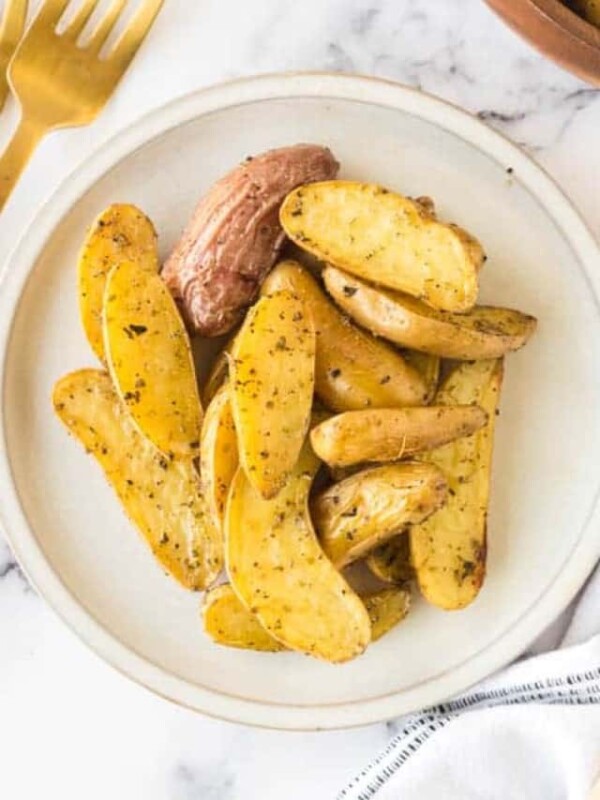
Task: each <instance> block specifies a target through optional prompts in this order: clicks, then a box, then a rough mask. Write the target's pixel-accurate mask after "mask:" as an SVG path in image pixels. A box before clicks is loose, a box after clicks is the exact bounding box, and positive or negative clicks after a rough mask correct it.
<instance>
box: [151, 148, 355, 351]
mask: <svg viewBox="0 0 600 800" xmlns="http://www.w3.org/2000/svg"><path fill="white" fill-rule="evenodd" d="M338 168H339V164H338V163H337V161H336V160H335V158H334V157H333V155H332V153H331V152H330V150H328V149H327V148H326V147H321V146H319V145H312V144H298V145H295V146H293V147H282V148H279V149H277V150H269V151H268V152H266V153H263V154H261V155H259V156H256V157H255V158H251V159H247V160H246V161H245V162H244V163H243V164H240V165H239V166H238V167H236V168H235V169H234V170H233V171H231V172H230V173H229V174H227V175H225V176H224V177H223V178H221V180H219V181H217V183H215V184H214V186H213V187H212V189H210V191H209V192H208V193H207V194H206V195H205V196H204V197H203V198H202V199H201V200H200V203H199V204H198V206H197V207H196V210H195V211H194V214H193V216H192V218H191V220H190V221H189V223H188V225H187V227H186V228H185V230H184V232H183V235H182V237H181V240H180V241H179V243H178V244H177V245H176V247H175V249H174V250H173V252H172V253H171V255H170V256H169V258H168V260H167V262H166V263H165V266H164V268H163V271H162V275H163V278H164V280H165V281H166V283H167V286H168V287H169V289H170V290H171V292H172V293H173V296H174V297H175V299H176V300H177V302H178V304H179V306H180V308H181V311H182V313H183V315H184V318H185V320H186V323H187V324H188V326H189V327H190V329H191V330H193V331H195V332H196V333H198V334H201V335H202V336H219V335H220V334H223V333H227V332H228V331H230V330H231V329H232V328H233V327H234V326H235V324H236V323H237V322H239V320H240V318H241V316H242V314H243V312H244V309H245V308H246V307H247V306H249V305H250V304H251V303H252V302H253V301H254V299H255V298H256V295H257V294H258V290H259V288H260V284H261V283H262V281H263V278H264V277H265V275H266V274H267V273H268V272H269V270H270V269H271V267H272V266H273V264H274V263H275V261H276V260H277V256H278V254H279V250H280V249H281V246H282V244H283V242H284V238H285V234H284V232H283V229H282V227H281V225H280V222H279V207H280V205H281V203H282V201H283V200H284V198H285V197H286V195H287V194H288V193H289V192H290V191H292V190H293V189H294V188H296V187H297V186H300V185H302V184H306V183H311V182H312V181H319V180H325V179H327V178H333V177H335V175H336V174H337V171H338Z"/></svg>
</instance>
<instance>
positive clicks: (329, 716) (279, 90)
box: [0, 72, 600, 731]
mask: <svg viewBox="0 0 600 800" xmlns="http://www.w3.org/2000/svg"><path fill="white" fill-rule="evenodd" d="M300 97H312V98H317V99H326V98H331V99H335V100H340V99H341V100H344V99H345V100H350V101H356V102H364V103H367V104H375V105H380V106H384V107H387V108H391V109H395V110H397V111H402V112H404V113H409V114H413V115H414V116H416V117H418V118H420V119H422V120H425V121H427V122H430V123H432V124H434V125H436V126H438V127H441V128H442V129H443V130H445V131H448V132H450V133H453V134H454V135H456V136H458V137H459V138H460V139H462V140H463V141H466V142H467V143H468V144H470V145H471V146H473V147H475V149H477V150H479V151H480V152H483V153H484V154H485V155H487V156H488V157H490V158H492V159H494V160H495V161H496V162H498V163H499V164H502V165H504V166H505V168H508V167H512V168H513V170H514V174H513V179H514V180H517V181H519V182H521V183H522V184H523V185H524V186H525V187H526V188H527V190H528V191H529V193H530V194H531V195H532V196H533V197H534V198H535V199H536V200H537V202H538V203H539V204H540V206H541V207H542V208H543V209H544V211H545V212H546V213H547V215H548V216H549V217H551V218H552V220H553V222H554V224H555V225H556V226H557V228H558V230H559V231H560V232H561V234H562V235H563V236H564V238H565V240H566V241H567V242H568V243H569V245H570V247H571V248H572V250H573V251H574V252H575V253H576V254H577V256H578V258H579V260H580V263H581V266H582V273H583V275H584V277H585V279H586V280H587V282H588V284H589V286H590V289H591V291H592V294H593V295H594V296H595V299H596V302H597V303H598V302H599V297H600V275H599V274H598V272H597V270H596V271H594V269H593V261H594V259H596V260H597V259H598V256H599V254H600V251H599V248H598V244H597V243H596V241H595V239H594V237H593V235H592V233H591V232H590V230H589V229H588V228H587V225H586V223H585V222H584V221H583V219H582V218H581V216H580V215H579V213H578V212H577V210H576V209H575V207H574V205H573V204H572V203H571V201H570V200H569V199H568V198H567V197H566V195H565V194H564V193H563V191H562V190H561V189H560V188H559V186H558V185H557V184H556V182H555V181H554V180H553V179H552V178H551V177H550V176H549V175H548V174H547V173H546V172H545V170H544V169H543V168H542V167H540V166H539V165H538V164H537V163H536V162H534V161H533V159H532V158H531V157H530V156H529V155H527V154H526V153H525V152H524V151H522V150H521V149H520V148H519V147H518V146H517V145H515V144H513V143H512V142H511V141H509V140H508V139H507V138H506V137H504V136H503V135H502V134H500V133H498V132H497V131H494V130H492V129H491V128H489V127H488V126H487V125H486V124H485V123H484V122H483V121H482V120H480V119H478V118H477V117H475V116H473V115H471V114H469V113H468V112H467V111H464V110H463V109H461V108H459V107H457V106H455V105H453V104H451V103H448V102H447V101H444V100H441V99H439V98H437V97H433V96H431V95H428V94H426V93H424V92H421V91H420V90H418V89H414V88H411V87H407V86H404V85H402V84H399V83H395V82H393V81H388V80H384V79H380V78H373V77H366V76H360V75H350V74H336V73H328V72H300V73H298V72H292V73H275V74H267V75H260V76H252V77H247V78H240V79H237V80H234V81H228V82H226V83H221V84H218V85H216V86H212V87H209V88H205V89H200V90H196V91H192V92H190V93H188V94H185V95H183V96H181V97H179V98H176V99H174V100H172V101H170V102H169V103H167V104H165V105H162V106H160V107H158V108H156V109H154V110H153V111H151V112H149V113H147V114H145V115H144V116H142V117H140V118H139V119H138V120H137V121H134V122H133V123H131V124H129V125H128V126H127V127H126V128H124V129H122V130H121V131H120V132H118V133H117V134H116V135H114V136H112V137H111V138H110V139H109V140H108V141H106V142H105V143H104V144H102V145H101V146H100V147H98V148H96V149H95V150H94V151H93V153H92V154H91V155H90V156H89V157H88V158H86V159H85V160H84V161H83V162H82V163H80V164H79V165H78V166H77V167H76V168H75V169H74V170H73V171H72V172H71V173H70V174H69V175H68V177H67V178H65V180H63V181H62V182H61V183H60V185H59V186H58V188H57V189H56V190H55V191H54V193H53V194H52V195H51V196H50V197H49V198H48V199H47V200H46V201H45V203H44V204H43V205H42V206H41V208H40V209H39V210H38V212H37V213H36V214H35V215H34V216H33V218H32V219H31V220H30V222H29V223H28V225H27V226H26V228H25V230H24V232H23V234H22V235H21V237H20V239H19V241H18V242H17V244H16V246H15V247H14V249H13V250H12V252H11V254H10V255H9V257H8V258H7V260H6V262H5V265H4V266H3V268H2V271H1V272H0V385H1V386H2V393H3V397H4V394H5V392H6V363H7V357H8V353H9V350H10V342H11V335H12V327H13V321H14V316H15V313H16V311H17V308H18V305H19V301H20V297H21V294H22V292H23V290H24V288H25V286H26V283H27V280H28V279H29V275H30V273H31V269H32V267H33V265H34V264H35V262H36V260H37V258H38V256H39V254H40V252H41V250H42V248H43V246H44V245H45V243H46V241H47V240H48V238H49V237H50V236H51V235H52V233H53V231H54V230H55V228H56V227H57V226H58V225H59V224H60V222H61V220H62V219H63V217H64V216H65V214H66V213H68V211H69V210H70V209H71V207H72V206H73V205H74V204H75V203H77V201H78V200H79V199H80V198H81V196H82V195H83V194H84V193H85V192H87V191H88V189H90V188H91V187H92V186H93V185H94V183H95V182H96V181H97V180H99V179H100V178H101V177H102V176H103V175H104V174H105V173H106V172H107V171H108V170H110V169H111V168H113V167H114V166H116V165H117V164H118V163H119V162H120V161H122V160H123V159H124V158H126V157H128V156H129V155H131V154H132V153H133V152H135V151H136V150H137V149H139V148H140V147H143V146H144V145H145V144H147V143H148V142H150V141H151V140H152V139H154V138H156V137H157V136H160V135H162V134H164V133H165V132H167V131H168V130H171V129H172V128H175V127H178V126H180V125H183V124H186V123H188V122H191V121H193V120H194V119H198V118H200V117H201V116H203V115H205V114H208V113H211V112H213V111H217V110H222V109H225V108H228V107H232V106H236V105H240V104H244V103H252V102H257V101H264V100H274V99H290V98H300ZM0 422H1V424H0V485H1V486H3V487H4V488H5V493H4V496H3V503H2V505H1V506H0V525H1V526H2V530H3V532H4V534H5V536H6V538H7V540H8V542H9V544H10V546H11V548H12V549H13V552H14V553H15V556H16V558H17V560H18V561H19V564H20V566H21V567H22V569H23V571H24V572H25V574H26V575H27V577H28V579H29V580H30V581H31V583H32V585H33V586H34V587H35V588H36V590H37V592H38V593H39V594H40V596H41V597H43V598H44V599H45V601H46V602H47V603H48V605H49V606H50V607H51V608H52V610H53V611H54V612H55V613H56V614H57V615H58V616H59V617H60V618H61V619H62V620H63V622H64V623H65V624H66V625H67V626H68V627H69V628H70V629H71V630H72V631H73V632H74V633H75V634H76V635H77V636H78V638H79V639H80V640H81V641H82V642H83V643H84V644H86V645H87V646H88V648H90V649H91V650H92V651H93V652H95V653H96V655H98V656H100V657H101V658H102V659H103V660H104V661H106V662H107V663H109V664H110V665H111V666H112V667H114V668H115V669H117V670H118V671H119V672H121V673H122V674H123V675H126V676H127V677H128V678H130V679H132V680H134V681H135V682H137V683H138V684H141V685H143V686H145V687H146V688H147V689H149V690H151V691H153V692H154V693H155V694H158V695H160V696H162V697H164V698H166V699H168V700H171V701H172V702H175V703H177V704H179V705H182V706H185V707H188V708H190V709H192V710H194V711H197V712H201V713H203V714H206V715H208V716H212V717H215V718H219V719H223V720H227V721H231V722H238V723H243V724H248V725H253V726H257V727H266V728H274V729H279V730H282V729H287V730H304V731H317V730H331V729H337V728H349V727H357V726H362V725H367V724H372V723H375V722H380V721H382V720H385V719H390V718H392V717H396V716H399V715H401V714H405V713H409V712H411V711H414V710H416V709H418V708H422V707H426V706H430V705H433V704H435V703H438V702H440V701H442V700H443V699H445V698H447V697H449V696H451V695H453V694H456V693H457V692H460V691H464V690H465V689H467V688H468V687H469V686H471V685H473V684H474V683H477V682H478V681H480V680H482V679H483V678H485V677H487V676H489V675H490V674H491V673H492V672H494V671H495V670H497V669H499V668H500V667H502V666H504V665H505V664H507V663H508V662H510V661H511V660H513V659H514V658H516V657H517V656H518V655H520V653H522V652H523V650H525V649H526V648H527V646H528V645H529V644H530V643H531V641H532V640H533V639H535V638H536V636H537V635H538V634H539V633H541V632H542V631H543V629H544V628H545V627H546V626H547V625H548V624H550V623H551V622H552V621H553V619H555V618H556V616H558V614H559V613H560V612H561V611H562V610H563V609H564V608H565V607H566V605H567V604H568V603H569V602H570V600H571V599H572V598H573V597H574V595H575V594H576V592H577V591H578V590H579V588H580V587H581V586H582V584H583V583H584V581H585V579H586V578H587V576H588V575H589V573H590V572H591V570H592V568H593V566H594V563H595V562H596V561H597V559H598V557H600V539H599V540H598V541H595V538H598V537H594V536H593V531H592V529H593V525H594V522H596V521H598V519H599V518H600V509H599V504H598V495H596V497H595V499H594V502H593V504H592V508H591V511H590V513H589V516H588V519H587V522H586V523H585V525H584V526H583V528H582V532H581V534H580V538H579V540H578V541H577V542H576V543H575V544H574V548H573V550H572V552H571V555H570V557H569V559H568V561H567V565H566V568H565V569H564V570H563V571H562V572H561V574H559V575H558V577H557V578H556V579H555V581H554V582H553V583H552V584H550V585H549V586H548V587H546V590H545V591H544V593H543V594H542V595H541V597H540V598H539V599H538V600H537V601H536V602H535V603H534V604H533V606H532V607H530V608H529V609H527V610H526V611H525V612H524V613H523V615H522V616H521V617H520V618H519V620H518V622H517V623H516V624H515V626H514V627H513V628H512V629H511V630H510V631H509V632H507V633H505V634H503V635H500V636H499V638H498V639H497V640H495V641H494V642H492V643H491V644H489V645H488V646H487V647H486V648H485V649H484V650H483V651H480V652H479V653H476V654H475V655H473V656H472V657H471V658H470V659H469V660H467V661H466V662H464V664H462V665H460V666H459V667H458V668H455V669H451V670H449V671H447V672H446V673H443V674H442V675H440V676H438V677H436V678H433V679H431V680H429V681H427V682H425V683H423V684H419V685H417V686H416V687H414V688H413V689H411V690H408V691H406V690H405V691H399V692H396V693H393V694H388V695H386V696H384V697H379V698H373V699H370V700H363V701H347V702H336V703H334V704H327V705H324V704H319V705H307V706H287V705H284V704H268V703H262V702H259V701H256V700H248V699H242V698H234V697H231V696H228V695H226V694H222V693H220V692H218V691H216V690H211V689H208V688H206V687H200V686H198V685H195V684H192V683H190V682H188V681H186V680H185V679H183V678H180V677H176V676H174V675H173V674H171V673H169V672H168V671H167V670H165V669H163V668H162V667H160V666H159V665H157V664H154V663H153V662H151V661H150V660H148V659H146V658H145V657H144V656H141V655H139V654H138V653H136V652H135V651H133V650H132V649H130V648H129V647H128V646H127V645H126V644H125V643H124V642H122V641H121V640H120V639H119V638H118V637H117V636H116V635H115V634H112V633H110V631H109V630H108V629H107V628H105V627H104V626H103V624H102V623H100V622H99V621H98V620H97V619H96V618H95V617H94V616H93V614H92V613H91V612H90V611H88V610H87V609H85V608H84V606H83V605H81V604H80V603H79V601H78V600H77V599H76V598H75V596H74V595H72V594H71V592H70V591H69V589H68V588H67V587H66V586H65V584H63V582H62V580H61V578H60V576H59V575H58V574H57V573H56V572H55V571H54V569H53V568H52V566H51V565H50V563H49V561H47V560H46V558H45V555H44V553H43V551H42V549H41V547H40V545H39V544H38V543H37V540H36V538H35V534H34V532H33V530H32V529H31V528H30V527H29V524H28V522H27V518H26V516H25V512H24V509H23V508H22V507H21V504H20V501H19V495H18V490H17V487H16V485H15V482H14V480H13V476H12V469H11V465H10V459H9V457H8V448H7V438H6V430H5V426H6V419H5V413H4V403H2V411H1V420H0Z"/></svg>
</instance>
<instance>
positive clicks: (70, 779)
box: [0, 0, 600, 800]
mask: <svg viewBox="0 0 600 800" xmlns="http://www.w3.org/2000/svg"><path fill="white" fill-rule="evenodd" d="M303 69H321V70H336V71H347V72H360V73H365V74H370V75H378V76H383V77H386V78H392V79H395V80H398V81H400V82H402V83H406V84H409V85H411V86H416V87H419V88H421V89H423V90H424V91H427V92H431V93H433V94H436V95H439V96H441V97H443V98H445V99H447V100H450V101H452V102H454V103H457V104H459V105H461V106H463V107H465V108H467V109H468V110H470V111H471V112H473V113H475V114H477V115H478V116H479V117H481V118H482V119H484V120H486V121H487V122H488V123H489V124H491V125H492V126H494V127H497V128H499V129H500V130H501V131H502V132H503V133H505V134H506V135H507V136H509V137H510V138H511V139H513V141H515V142H518V143H519V144H521V145H522V146H523V147H524V148H525V149H526V150H528V151H529V152H530V153H532V154H533V155H534V157H535V158H536V159H537V160H538V161H539V162H540V163H541V164H542V165H543V166H544V167H545V168H546V169H547V170H548V171H549V172H550V173H551V174H552V175H553V176H554V177H555V178H556V180H557V181H558V182H559V183H560V184H561V185H562V186H563V188H564V189H565V191H566V192H567V193H568V194H569V195H570V197H571V198H572V199H573V200H574V201H575V203H576V204H577V206H578V207H579V208H580V210H581V212H582V213H583V215H584V217H585V218H586V219H587V221H588V223H589V225H590V227H591V228H592V230H593V231H594V232H595V233H596V235H598V236H599V237H600V192H599V191H598V185H599V180H600V148H599V147H598V131H599V130H600V91H597V90H594V89H592V88H591V87H589V86H587V85H585V84H583V83H581V82H580V81H578V80H577V79H576V78H574V77H572V76H571V75H569V74H568V73H566V72H563V71H562V70H560V69H559V68H558V67H556V66H554V65H553V64H551V63H550V62H548V61H546V60H545V59H543V58H542V57H541V56H539V55H538V54H537V53H536V52H534V51H532V50H531V49H530V48H529V47H528V46H527V45H525V44H523V43H522V42H521V41H520V40H519V39H518V38H516V36H515V35H514V34H513V33H511V32H510V31H509V30H507V29H506V28H505V27H504V26H503V25H502V23H500V22H499V20H498V19H496V17H494V16H493V14H492V13H491V12H490V11H489V10H488V9H487V8H486V6H485V5H484V4H483V2H482V0H435V2H432V1H431V0H303V2H302V3H298V2H296V0H252V2H247V0H202V2H193V0H166V2H165V8H164V10H163V12H162V14H161V17H160V18H159V20H158V22H157V24H156V26H155V29H154V31H153V33H152V36H151V38H150V41H149V42H148V44H147V46H146V47H145V48H144V50H143V51H142V52H141V53H140V55H139V57H138V59H137V60H136V63H135V65H134V67H133V68H132V70H131V72H130V73H129V74H128V75H127V77H126V78H125V80H124V81H123V84H122V85H121V87H120V89H119V91H118V93H117V95H116V96H115V98H114V99H113V101H112V102H111V104H110V106H109V107H108V108H107V109H106V111H105V113H104V114H103V115H102V116H101V118H100V119H99V120H98V121H97V122H96V123H95V124H94V125H93V126H91V127H89V128H85V129H79V130H73V131H63V132H60V133H57V134H55V135H53V136H52V137H51V138H50V139H49V140H47V141H46V142H45V143H44V144H43V146H42V147H41V148H40V149H39V151H38V153H37V154H36V156H35V159H34V162H33V163H32V164H31V167H30V169H29V170H28V172H27V174H26V175H25V177H24V178H23V180H22V182H21V184H20V186H19V188H18V190H17V192H16V194H15V195H14V196H13V200H12V202H11V205H10V206H9V207H8V208H7V209H6V211H5V212H4V214H3V215H2V218H1V219H0V257H1V258H2V260H4V258H5V257H6V255H7V254H8V251H9V250H10V248H11V246H12V245H13V243H14V241H15V238H16V237H18V236H19V235H20V234H21V232H22V231H23V230H24V228H25V227H26V225H27V224H28V222H29V220H30V219H31V217H32V216H33V214H34V212H35V210H36V209H37V208H38V207H39V205H40V203H41V202H42V201H43V200H44V199H45V197H46V196H47V195H48V194H49V193H51V192H52V191H53V190H54V188H55V187H56V186H57V184H58V183H59V181H60V180H61V179H62V178H63V177H64V176H65V175H66V174H67V173H69V172H70V171H71V170H72V169H73V168H74V167H75V166H76V165H77V164H78V163H80V162H81V161H82V160H84V159H85V158H86V157H87V156H88V155H89V154H90V153H91V152H92V151H93V150H94V148H95V147H96V146H97V145H98V144H99V143H100V142H103V141H104V140H105V139H106V138H107V137H108V136H110V135H112V134H113V133H114V132H116V131H118V130H120V129H122V128H123V127H125V126H127V124H128V123H129V122H130V121H132V120H134V119H136V118H137V117H139V116H140V115H141V114H143V113H144V112H146V111H148V110H150V109H153V108H155V107H157V106H160V105H161V104H163V103H164V102H166V101H167V100H170V99H172V98H173V97H174V96H177V95H181V94H184V93H186V92H188V91H190V90H192V89H196V88H198V87H201V86H207V85H210V84H213V83H215V82H218V81H221V80H224V79H229V78H232V77H236V76H239V75H248V74H252V73H259V72H273V71H280V70H303ZM15 118H16V109H15V108H14V107H9V108H8V109H6V110H5V112H4V114H3V118H2V119H1V120H0V139H1V138H2V137H4V138H8V136H9V134H10V131H11V130H12V126H13V124H14V120H15ZM0 144H1V142H0ZM393 730H394V723H393V722H391V723H388V724H380V725H374V726H371V727H368V728H363V729H359V730H352V731H340V732H334V733H324V734H294V733H285V734H284V733H277V732H270V731H260V730H252V729H248V728H243V727H240V726H235V725H232V724H228V723H222V722H218V721H213V720H210V719H206V718H203V717H201V716H198V715H195V714H193V713H191V712H188V711H186V710H184V709H181V708H178V707H176V706H174V705H171V704H169V703H168V702H165V701H163V700H161V699H160V698H158V697H155V696H153V695H152V694H150V693H149V692H147V691H146V690H144V689H141V688H139V687H137V686H136V685H134V684H133V683H131V682H129V681H128V680H127V679H125V678H124V677H122V676H121V675H119V674H117V673H116V672H115V671H113V670H112V669H111V668H110V667H108V666H107V665H105V664H104V663H103V662H101V661H100V660H99V659H98V658H97V657H96V656H95V655H93V654H92V653H91V652H89V651H88V650H87V649H86V648H85V647H84V646H83V645H82V644H81V643H80V642H79V641H78V640H77V639H76V638H75V637H74V636H73V634H71V633H70V632H69V631H68V630H67V629H66V628H65V627H64V625H63V624H62V623H61V622H60V621H59V620H58V619H56V618H55V617H54V615H53V613H52V612H51V611H50V610H49V609H48V608H47V607H46V606H45V604H44V602H43V601H42V600H40V598H38V596H37V595H36V594H35V592H34V591H33V590H32V589H31V588H30V587H29V586H28V584H27V581H26V579H25V578H24V576H23V575H22V573H21V571H20V570H19V568H18V566H17V565H16V564H15V562H14V560H13V558H12V556H11V553H10V550H9V548H8V546H7V545H6V544H5V543H4V542H3V541H2V540H1V538H0V793H1V794H2V796H3V797H7V798H10V800H32V798H34V797H38V796H40V797H41V796H44V797H49V798H54V797H60V798H62V800H75V798H79V797H82V796H84V797H86V800H105V799H106V798H111V799H114V800H121V798H123V800H125V798H127V800H142V799H143V800H271V799H272V798H273V799H274V798H283V797H284V798H286V800H303V799H304V798H308V797H310V798H311V799H312V800H326V798H327V799H328V798H334V797H335V796H336V793H337V791H338V790H339V789H340V788H341V787H342V786H343V785H344V784H345V782H346V780H347V779H348V778H349V777H351V776H352V774H353V773H354V772H355V771H356V770H357V768H360V767H361V766H362V765H363V764H364V763H365V762H366V761H368V760H369V758H370V757H371V756H372V755H373V754H374V753H375V752H376V751H377V750H378V749H379V748H380V747H381V746H382V745H383V744H384V743H385V742H386V741H387V740H388V739H389V737H390V734H391V732H392V731H393Z"/></svg>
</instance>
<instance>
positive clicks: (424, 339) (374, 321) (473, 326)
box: [323, 267, 537, 361]
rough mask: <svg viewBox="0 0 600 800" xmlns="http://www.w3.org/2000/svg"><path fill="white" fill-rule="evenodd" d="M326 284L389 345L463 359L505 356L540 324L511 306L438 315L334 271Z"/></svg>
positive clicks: (406, 298) (348, 310)
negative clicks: (392, 343)
mask: <svg viewBox="0 0 600 800" xmlns="http://www.w3.org/2000/svg"><path fill="white" fill-rule="evenodd" d="M323 280H324V282H325V287H326V289H327V291H328V292H329V294H330V295H331V296H332V297H333V299H334V300H335V301H336V303H337V304H338V305H339V306H340V308H342V309H343V310H344V311H345V312H346V313H347V314H349V316H350V317H351V318H352V319H353V320H355V322H357V323H358V324H359V325H362V327H363V328H367V329H368V330H370V331H372V332H373V333H374V334H376V335H377V336H381V337H383V338H384V339H387V340H388V341H390V342H394V343H395V344H398V345H401V346H402V347H409V348H412V349H413V350H420V351H423V352H424V353H431V354H432V355H434V356H441V357H443V358H451V359H455V360H460V361H470V360H480V359H487V358H500V357H501V356H503V355H505V354H506V353H509V352H511V351H514V350H519V349H520V348H521V347H523V345H525V344H526V343H527V342H528V340H529V339H530V338H531V336H532V335H533V333H534V332H535V329H536V326H537V320H536V319H535V317H532V316H530V315H529V314H523V313H522V312H520V311H515V310H514V309H511V308H496V307H494V306H476V307H475V308H472V309H471V310H470V311H468V312H466V313H463V314H451V313H449V312H445V311H436V310H434V309H433V308H430V307H429V306H427V305H426V304H425V303H422V302H420V301H419V300H416V299H415V298H414V297H410V296H409V295H406V294H400V293H399V292H393V291H389V290H385V289H381V288H377V287H375V286H371V285H369V284H368V283H365V281H361V280H359V279H357V278H355V277H353V276H352V275H349V274H348V273H345V272H342V271H341V270H339V269H335V268H334V267H327V268H326V269H325V270H324V272H323Z"/></svg>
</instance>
